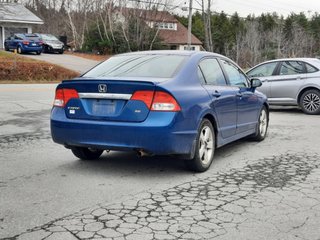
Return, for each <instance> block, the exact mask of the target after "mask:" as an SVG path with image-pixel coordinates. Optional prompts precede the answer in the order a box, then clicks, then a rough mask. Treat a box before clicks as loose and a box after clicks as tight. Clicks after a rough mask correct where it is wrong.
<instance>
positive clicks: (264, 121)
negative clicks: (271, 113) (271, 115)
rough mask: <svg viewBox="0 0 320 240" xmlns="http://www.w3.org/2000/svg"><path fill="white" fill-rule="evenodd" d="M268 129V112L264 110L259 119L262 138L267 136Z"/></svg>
mask: <svg viewBox="0 0 320 240" xmlns="http://www.w3.org/2000/svg"><path fill="white" fill-rule="evenodd" d="M267 128H268V117H267V113H266V111H265V110H264V109H263V110H262V111H261V113H260V117H259V131H260V135H261V136H262V137H264V136H265V135H266V133H267Z"/></svg>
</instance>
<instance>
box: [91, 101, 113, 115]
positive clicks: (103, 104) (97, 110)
mask: <svg viewBox="0 0 320 240" xmlns="http://www.w3.org/2000/svg"><path fill="white" fill-rule="evenodd" d="M115 112H116V102H115V100H95V101H93V103H92V114H93V115H98V116H112V115H114V114H115Z"/></svg>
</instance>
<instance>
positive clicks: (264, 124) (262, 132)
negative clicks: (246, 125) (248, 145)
mask: <svg viewBox="0 0 320 240" xmlns="http://www.w3.org/2000/svg"><path fill="white" fill-rule="evenodd" d="M268 126H269V112H268V110H267V108H266V107H265V106H263V107H262V109H261V111H260V114H259V121H258V126H257V129H256V133H255V134H254V135H253V136H252V140H254V141H262V140H264V139H265V138H266V136H267V132H268Z"/></svg>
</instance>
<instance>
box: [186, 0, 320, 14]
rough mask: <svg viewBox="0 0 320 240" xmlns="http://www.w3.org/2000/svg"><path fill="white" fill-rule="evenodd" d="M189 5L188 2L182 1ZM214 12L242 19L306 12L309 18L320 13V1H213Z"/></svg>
mask: <svg viewBox="0 0 320 240" xmlns="http://www.w3.org/2000/svg"><path fill="white" fill-rule="evenodd" d="M183 2H186V3H187V4H188V3H189V1H188V0H183V1H181V3H182V5H183ZM197 2H201V0H193V3H194V8H197V7H199V5H198V4H197ZM211 10H212V11H216V12H222V11H224V12H225V13H228V14H233V13H234V12H238V14H239V15H240V16H242V17H246V16H247V15H249V14H254V15H255V16H259V15H261V13H266V12H270V13H272V12H276V13H278V14H279V15H284V16H287V15H289V14H290V13H291V12H294V13H300V12H304V13H305V14H306V15H307V16H308V15H309V16H310V15H312V14H313V13H315V12H318V13H320V0H213V5H212V8H211Z"/></svg>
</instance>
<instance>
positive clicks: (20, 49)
mask: <svg viewBox="0 0 320 240" xmlns="http://www.w3.org/2000/svg"><path fill="white" fill-rule="evenodd" d="M17 53H19V54H22V53H23V52H22V48H21V47H20V46H18V47H17Z"/></svg>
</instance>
